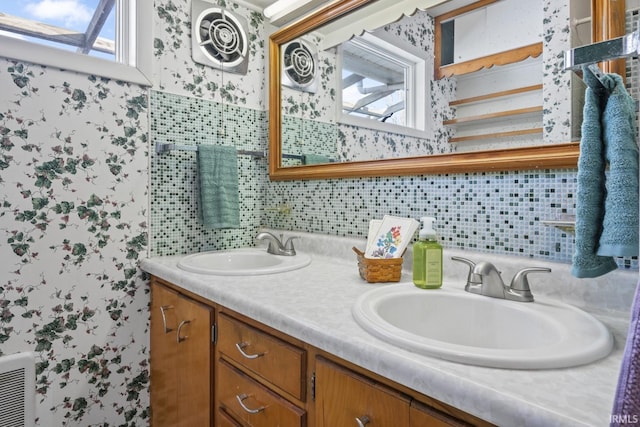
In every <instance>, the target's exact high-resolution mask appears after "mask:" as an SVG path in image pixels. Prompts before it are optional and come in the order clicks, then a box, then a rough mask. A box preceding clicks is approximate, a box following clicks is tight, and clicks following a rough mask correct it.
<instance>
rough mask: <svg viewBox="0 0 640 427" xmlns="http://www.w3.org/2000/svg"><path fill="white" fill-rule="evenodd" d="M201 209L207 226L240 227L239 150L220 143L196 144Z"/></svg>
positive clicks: (203, 221) (203, 220)
mask: <svg viewBox="0 0 640 427" xmlns="http://www.w3.org/2000/svg"><path fill="white" fill-rule="evenodd" d="M198 174H199V177H200V206H201V209H200V213H201V215H202V216H201V218H202V223H203V224H204V225H205V227H209V228H239V227H240V203H239V196H238V152H237V150H236V149H235V148H234V147H225V146H222V145H200V146H198Z"/></svg>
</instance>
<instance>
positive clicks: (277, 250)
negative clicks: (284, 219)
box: [256, 231, 298, 256]
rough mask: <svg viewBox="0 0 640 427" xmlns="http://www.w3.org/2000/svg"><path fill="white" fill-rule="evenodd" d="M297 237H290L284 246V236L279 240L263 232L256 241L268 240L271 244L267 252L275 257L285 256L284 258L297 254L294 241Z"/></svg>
mask: <svg viewBox="0 0 640 427" xmlns="http://www.w3.org/2000/svg"><path fill="white" fill-rule="evenodd" d="M297 238H298V237H297V236H293V237H289V239H287V242H286V243H285V244H284V245H283V244H282V241H281V240H280V239H282V234H281V235H280V239H278V238H277V237H276V236H274V235H273V234H271V233H269V232H266V231H263V232H261V233H258V235H257V236H256V240H266V241H268V242H269V247H267V252H269V253H270V254H273V255H284V256H294V255H295V254H296V249H295V248H294V247H293V240H294V239H297Z"/></svg>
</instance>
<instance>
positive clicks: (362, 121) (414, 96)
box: [336, 33, 430, 138]
mask: <svg viewBox="0 0 640 427" xmlns="http://www.w3.org/2000/svg"><path fill="white" fill-rule="evenodd" d="M358 39H360V40H361V41H362V42H363V43H362V44H363V45H365V46H366V47H367V48H369V49H372V48H376V49H377V50H378V52H377V53H378V54H380V56H387V57H388V58H390V59H391V60H394V61H397V62H401V63H403V64H404V65H406V66H407V68H406V69H405V88H406V91H407V93H406V94H405V115H406V123H407V125H406V126H400V125H396V124H393V123H386V122H380V121H377V120H371V119H367V118H364V117H357V116H353V115H350V114H346V113H344V112H343V109H342V107H343V104H342V90H343V87H342V78H341V77H340V78H338V79H336V85H337V87H336V98H337V99H336V121H337V122H338V123H340V124H345V125H352V126H358V127H363V128H368V129H373V130H378V131H382V132H392V133H398V134H402V135H407V136H414V137H418V138H425V137H427V136H428V132H427V131H428V129H427V128H426V127H427V109H428V107H429V104H430V103H429V102H427V101H428V93H427V90H428V87H427V85H426V79H427V77H428V76H427V61H426V60H425V59H424V58H420V57H418V56H416V55H414V54H413V53H411V52H409V51H404V50H403V49H398V47H397V46H396V47H395V48H394V47H393V46H392V45H390V44H389V43H388V42H387V41H385V40H383V39H381V38H379V37H376V36H374V35H372V34H369V33H364V34H363V35H362V36H359V37H358ZM391 52H393V54H392V53H391ZM337 66H338V71H339V72H338V76H342V69H343V68H342V46H340V47H339V48H338V55H337Z"/></svg>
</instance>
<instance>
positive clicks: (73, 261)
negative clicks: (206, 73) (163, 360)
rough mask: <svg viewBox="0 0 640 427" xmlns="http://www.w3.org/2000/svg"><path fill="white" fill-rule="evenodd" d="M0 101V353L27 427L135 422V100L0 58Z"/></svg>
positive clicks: (145, 373) (141, 377)
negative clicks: (17, 363) (28, 397)
mask: <svg viewBox="0 0 640 427" xmlns="http://www.w3.org/2000/svg"><path fill="white" fill-rule="evenodd" d="M0 93H2V102H1V103H0V141H1V144H0V183H1V187H0V204H1V206H2V207H1V210H0V230H1V231H2V244H0V258H1V259H2V260H3V262H2V268H1V269H2V274H1V275H0V277H1V279H0V313H1V316H0V355H2V354H11V353H16V352H21V351H34V352H35V353H36V362H37V363H36V387H37V390H36V393H37V394H36V400H37V414H36V415H37V423H38V425H42V426H66V425H73V426H76V425H83V426H89V425H104V426H108V425H131V426H133V425H146V424H147V419H148V409H147V408H148V404H149V402H148V393H147V387H148V383H149V369H148V362H147V358H148V350H149V348H148V346H149V344H148V330H147V329H148V325H147V324H148V314H147V304H148V296H147V288H146V282H145V280H144V279H143V277H142V276H141V272H140V271H139V270H138V268H137V262H138V260H139V259H140V258H142V257H145V256H146V250H147V176H148V170H147V156H148V148H147V144H148V141H147V132H146V129H147V127H148V123H147V122H148V120H147V108H148V105H147V104H148V97H147V92H146V90H145V89H143V88H140V87H137V86H134V85H129V84H126V83H123V82H116V81H112V80H108V79H102V78H100V77H98V76H93V75H82V74H76V73H72V72H66V71H60V70H54V69H48V68H46V67H41V66H38V65H33V64H27V63H22V62H18V61H12V60H7V59H2V58H0Z"/></svg>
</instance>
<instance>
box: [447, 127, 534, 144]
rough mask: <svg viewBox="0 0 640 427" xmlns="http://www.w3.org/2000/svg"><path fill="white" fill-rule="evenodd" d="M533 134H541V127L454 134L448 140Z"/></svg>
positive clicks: (459, 140) (457, 140)
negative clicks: (477, 133)
mask: <svg viewBox="0 0 640 427" xmlns="http://www.w3.org/2000/svg"><path fill="white" fill-rule="evenodd" d="M534 134H540V135H542V128H532V129H520V130H512V131H507V132H494V133H487V134H479V135H469V136H456V137H453V138H449V142H450V143H454V142H465V141H476V140H481V139H498V138H509V137H514V136H522V135H534Z"/></svg>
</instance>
